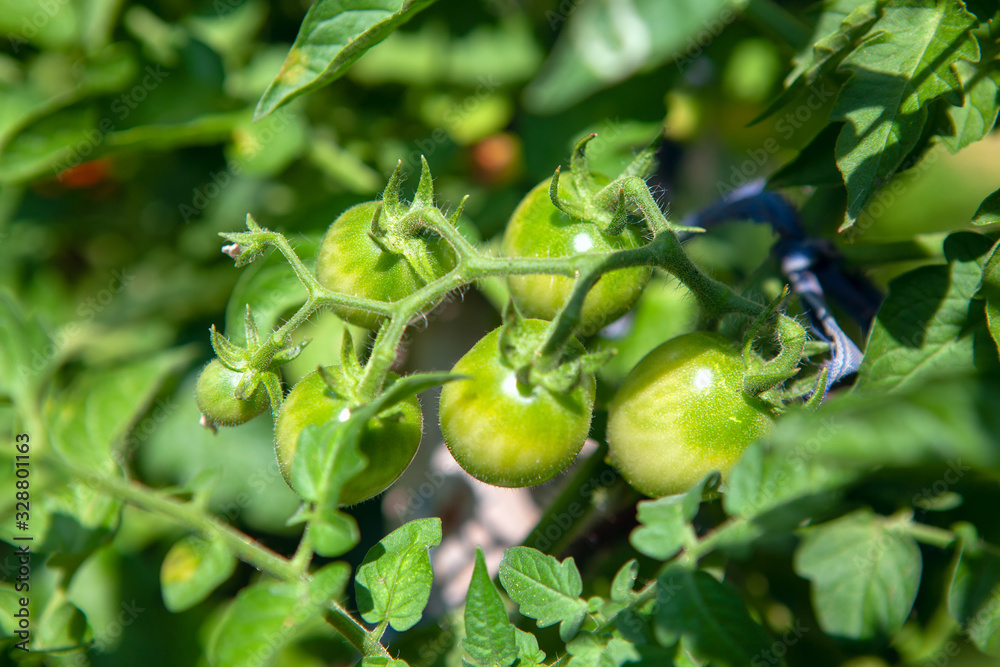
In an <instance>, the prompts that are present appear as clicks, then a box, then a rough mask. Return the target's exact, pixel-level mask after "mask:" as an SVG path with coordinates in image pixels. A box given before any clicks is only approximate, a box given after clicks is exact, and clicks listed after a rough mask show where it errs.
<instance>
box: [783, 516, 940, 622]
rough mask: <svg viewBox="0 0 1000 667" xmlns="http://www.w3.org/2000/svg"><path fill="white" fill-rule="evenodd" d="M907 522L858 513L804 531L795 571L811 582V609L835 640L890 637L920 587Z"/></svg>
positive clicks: (916, 555) (915, 548)
mask: <svg viewBox="0 0 1000 667" xmlns="http://www.w3.org/2000/svg"><path fill="white" fill-rule="evenodd" d="M908 523H909V519H900V518H896V519H887V518H886V517H880V516H875V515H874V514H873V513H872V512H871V511H869V510H860V511H858V512H855V513H853V514H849V515H847V516H844V517H841V518H839V519H837V520H835V521H831V522H829V523H825V524H820V525H819V526H815V527H812V528H809V529H807V530H805V531H803V533H804V537H803V540H802V543H801V545H800V546H799V548H798V549H797V550H796V552H795V571H796V572H797V573H798V574H799V575H800V576H802V577H805V578H807V579H809V580H810V581H811V582H812V599H813V609H814V610H815V611H816V617H817V618H818V619H819V622H820V625H821V626H822V628H823V630H824V631H825V632H827V633H828V634H831V635H833V636H835V637H842V638H847V639H872V638H874V637H879V636H884V637H892V636H893V635H895V633H897V632H898V631H899V630H900V629H901V628H902V627H903V622H904V621H906V618H907V616H909V614H910V608H911V607H912V606H913V601H914V600H915V599H916V597H917V588H918V587H919V586H920V572H921V568H922V561H921V557H920V548H919V547H918V546H917V543H916V541H915V540H914V539H913V538H912V537H910V535H909V534H908V533H907V531H906V527H907V526H906V525H907V524H908Z"/></svg>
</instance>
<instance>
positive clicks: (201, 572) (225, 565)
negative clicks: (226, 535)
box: [160, 535, 236, 613]
mask: <svg viewBox="0 0 1000 667" xmlns="http://www.w3.org/2000/svg"><path fill="white" fill-rule="evenodd" d="M235 569H236V558H234V557H233V555H232V554H230V553H229V551H228V550H227V549H226V547H225V546H224V545H223V544H222V543H221V542H218V541H209V540H205V539H202V538H200V537H198V536H196V535H188V536H187V537H184V538H181V539H180V540H179V541H178V542H177V543H175V544H174V546H172V547H170V551H168V552H167V555H166V557H165V558H164V559H163V565H162V566H161V567H160V586H161V588H162V589H163V606H165V607H166V608H167V609H168V610H169V611H172V612H174V613H177V612H179V611H184V610H185V609H190V608H191V607H193V606H195V605H196V604H198V603H199V602H201V601H202V600H204V599H205V598H207V597H208V596H209V595H211V593H212V591H214V590H215V589H216V588H217V587H218V586H219V584H221V583H222V582H224V581H225V580H226V579H228V578H229V576H230V575H231V574H232V573H233V570H235Z"/></svg>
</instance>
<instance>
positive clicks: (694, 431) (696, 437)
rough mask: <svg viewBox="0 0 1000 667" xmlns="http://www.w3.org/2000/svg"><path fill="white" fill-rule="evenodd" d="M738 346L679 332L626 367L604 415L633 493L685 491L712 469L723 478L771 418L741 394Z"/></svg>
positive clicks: (617, 465)
mask: <svg viewBox="0 0 1000 667" xmlns="http://www.w3.org/2000/svg"><path fill="white" fill-rule="evenodd" d="M743 372H744V363H743V358H742V355H741V354H740V352H739V350H738V349H737V347H736V345H735V344H734V343H732V342H731V341H729V339H727V338H725V337H724V336H722V335H720V334H717V333H712V332H696V333H690V334H685V335H683V336H678V337H677V338H674V339H671V340H669V341H667V342H666V343H663V344H662V345H660V346H659V347H657V348H656V349H655V350H653V351H652V352H650V353H649V354H648V355H647V356H646V357H645V358H644V359H643V360H642V361H640V362H639V363H638V364H637V365H636V367H635V368H634V369H633V370H632V371H631V372H630V373H629V375H628V376H627V377H626V378H625V381H624V382H623V383H622V386H621V387H620V388H619V390H618V392H617V393H616V394H615V397H614V399H613V400H612V402H611V405H610V408H609V413H608V428H607V437H608V447H609V454H610V457H611V461H612V463H613V465H614V466H615V468H617V469H618V471H619V472H621V474H622V476H623V477H624V478H625V480H626V481H627V482H628V483H629V484H631V485H632V487H633V488H635V489H636V490H638V491H641V492H642V493H644V494H646V495H648V496H651V497H659V496H665V495H670V494H674V493H681V492H683V491H686V490H687V489H689V488H690V487H691V486H693V485H694V484H695V483H696V482H698V481H699V480H700V479H702V478H703V477H704V476H705V475H707V474H708V473H709V472H711V471H712V470H719V471H721V472H722V473H723V476H725V474H726V472H727V471H728V470H729V468H730V467H731V466H732V465H733V463H735V462H736V460H737V459H738V458H739V456H740V454H742V453H743V450H744V449H746V447H747V446H748V445H749V444H750V443H752V442H754V441H756V440H757V439H759V438H760V437H762V436H763V435H765V434H766V433H767V432H768V431H769V430H770V428H771V426H772V424H773V421H774V419H773V417H772V415H771V411H770V409H769V408H768V407H767V405H766V404H765V403H763V402H762V401H760V400H759V399H756V398H751V397H748V396H747V395H745V394H744V392H743Z"/></svg>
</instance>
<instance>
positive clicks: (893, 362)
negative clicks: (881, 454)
mask: <svg viewBox="0 0 1000 667" xmlns="http://www.w3.org/2000/svg"><path fill="white" fill-rule="evenodd" d="M991 246H992V243H991V241H990V240H989V239H988V238H986V237H985V236H982V235H981V234H976V233H973V232H956V233H955V234H952V235H950V236H949V237H948V238H947V239H946V240H945V246H944V250H945V256H946V258H947V259H948V262H949V263H948V265H947V266H945V265H936V266H923V267H920V268H918V269H915V270H913V271H910V272H909V273H906V274H904V275H902V276H900V277H899V278H896V279H895V280H893V281H892V282H891V283H890V284H889V296H888V297H886V300H885V302H883V304H882V307H881V308H880V309H879V312H878V315H877V316H876V321H875V323H874V325H873V326H872V330H871V334H870V335H869V337H868V345H867V347H866V350H865V358H864V361H863V362H862V364H861V368H860V370H859V371H858V380H857V383H856V384H855V386H854V391H855V392H857V393H864V394H866V395H872V394H876V393H879V392H884V391H896V390H899V389H902V388H904V387H906V386H908V385H910V384H912V383H922V382H924V381H926V379H927V378H928V377H933V376H935V375H940V374H942V373H946V372H962V371H969V370H973V369H979V368H982V367H983V365H984V364H985V363H987V360H984V359H982V358H980V357H979V356H977V354H976V349H977V347H976V345H977V337H979V336H978V335H977V332H978V331H979V329H978V328H977V327H976V325H977V324H978V323H979V322H981V320H982V308H981V306H980V307H979V308H978V309H977V308H976V307H975V304H971V303H970V301H971V300H972V298H973V296H975V294H976V291H977V290H978V288H979V283H980V280H981V277H982V265H983V263H984V262H985V256H986V253H987V252H988V251H989V249H990V247H991Z"/></svg>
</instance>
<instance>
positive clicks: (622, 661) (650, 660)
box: [566, 632, 675, 667]
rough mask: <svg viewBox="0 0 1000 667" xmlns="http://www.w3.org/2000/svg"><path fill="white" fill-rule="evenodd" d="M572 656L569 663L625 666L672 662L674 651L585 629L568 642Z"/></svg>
mask: <svg viewBox="0 0 1000 667" xmlns="http://www.w3.org/2000/svg"><path fill="white" fill-rule="evenodd" d="M566 650H567V652H568V653H569V655H570V656H572V657H571V658H570V660H569V662H568V663H567V667H591V666H592V665H600V667H625V666H626V665H672V664H675V663H674V661H673V659H672V658H673V655H672V654H671V652H670V651H668V650H667V649H663V648H660V647H659V646H642V645H635V644H633V643H632V642H630V641H627V640H625V639H622V638H621V637H612V636H610V635H597V634H594V633H590V632H582V633H580V634H579V635H577V637H576V638H575V639H574V640H573V641H571V642H570V643H569V644H567V645H566Z"/></svg>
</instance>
